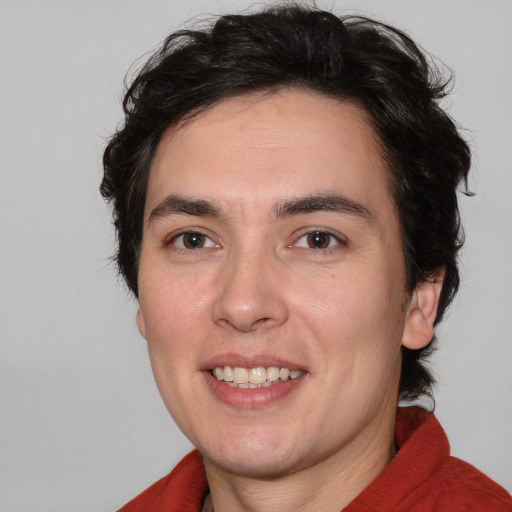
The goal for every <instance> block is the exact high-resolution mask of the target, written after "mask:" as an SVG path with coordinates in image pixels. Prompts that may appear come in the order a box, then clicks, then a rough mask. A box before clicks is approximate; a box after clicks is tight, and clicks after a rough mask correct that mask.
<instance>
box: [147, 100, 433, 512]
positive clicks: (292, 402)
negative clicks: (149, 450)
mask: <svg viewBox="0 0 512 512" xmlns="http://www.w3.org/2000/svg"><path fill="white" fill-rule="evenodd" d="M388 180H389V171H388V169H387V168H386V165H385V163H384V160H383V159H382V157H381V155H380V151H379V144H378V140H377V138H376V135H375V133H374V131H373V129H372V128H371V126H370V125H369V123H368V122H367V119H366V115H365V113H364V112H363V111H362V110H361V109H360V108H359V107H357V106H354V105H352V104H348V103H340V102H336V101H334V100H333V99H330V98H326V97H322V96H319V95H316V94H312V93H306V92H297V91H283V92H279V93H276V94H273V95H270V96H268V95H267V96H262V95H259V96H258V95H252V96H245V97H240V98H235V99H229V100H225V101H223V102H221V103H219V104H218V105H216V106H215V107H213V108H212V109H210V110H208V111H206V112H204V113H202V114H200V115H199V116H197V117H195V118H194V119H193V120H192V121H189V122H187V123H184V124H181V125H178V126H175V127H171V128H169V129H168V130H167V132H166V133H165V134H164V136H163V138H162V140H161V142H160V145H159V147H158V150H157V153H156V155H155V158H154V161H153V165H152V168H151V174H150V179H149V184H148V193H147V200H146V211H145V222H144V232H143V241H142V247H141V254H140V268H139V301H140V309H139V312H138V314H137V323H138V327H139V330H140V332H141V334H142V336H144V338H146V340H147V342H148V347H149V354H150V359H151V363H152V367H153V372H154V375H155V380H156V382H157V385H158V388H159V391H160V393H161V395H162V397H163V400H164V402H165V404H166V406H167V408H168V410H169V411H170V413H171V415H172V416H173V418H174V419H175V421H176V422H177V424H178V425H179V427H180V428H181V429H182V431H183V432H184V433H185V435H186V436H187V437H188V438H189V439H190V440H191V442H192V443H193V444H194V445H195V446H196V447H197V448H198V449H199V451H200V452H201V453H202V454H203V456H204V459H205V467H206V471H207V476H208V481H209V484H210V490H211V499H212V501H213V505H214V507H215V511H216V512H223V511H226V512H227V511H229V510H242V511H243V510H247V511H249V510H251V511H259V510H265V511H273V510H276V511H277V510H279V511H280V512H282V511H297V510H303V511H309V510H311V511H313V510H315V511H317V510H325V511H330V510H332V511H339V510H340V509H341V508H343V507H344V506H345V505H346V504H348V503H349V502H350V501H351V500H352V499H353V498H354V497H355V496H357V494H359V493H360V492H361V490H362V489H364V488H365V487H366V486H367V485H368V484H369V483H370V482H371V481H372V480H373V479H374V478H375V477H376V476H377V475H378V474H379V473H380V472H381V471H382V469H383V468H384V467H385V466H386V465H387V464H388V463H389V462H390V460H391V459H392V457H393V455H394V445H393V428H394V417H395V410H396V406H397V395H398V383H399V375H400V364H401V351H400V349H401V346H402V345H404V346H408V347H409V348H419V347H421V346H424V345H425V344H427V343H428V342H429V341H430V339H431V337H432V325H433V321H434V318H435V311H436V305H437V300H438V295H439V291H440V286H441V283H440V282H439V280H438V282H435V283H421V284H420V285H419V286H418V288H417V289H416V290H414V292H413V293H409V292H407V290H406V286H405V269H404V260H403V253H402V247H401V241H400V228H399V222H398V219H397V214H396V210H395V205H394V202H393V199H392V197H391V193H390V189H389V184H388ZM333 194H334V195H337V196H343V197H344V198H346V199H347V200H348V201H349V204H350V205H356V206H357V208H360V210H357V211H353V210H350V209H349V210H348V211H347V209H345V210H343V211H337V210H336V209H335V210H325V209H320V210H318V211H298V212H295V211H292V212H291V213H290V212H288V213H286V214H283V212H282V208H281V214H279V207H280V206H281V207H282V205H283V204H284V203H286V202H288V203H290V201H292V202H293V201H297V200H298V199H301V198H304V197H311V196H319V195H320V196H322V197H324V196H326V195H330V196H332V195H333ZM169 196H173V197H179V198H182V199H183V198H185V199H187V200H191V199H192V200H195V201H197V200H202V201H208V202H209V203H211V205H213V206H214V207H215V212H214V213H215V215H212V214H211V213H212V212H209V214H204V212H202V213H201V214H197V213H198V212H197V211H196V212H191V211H190V209H189V210H187V212H186V213H185V212H183V211H179V210H180V208H176V204H174V206H173V208H171V209H169V208H165V204H166V198H168V197H169ZM167 204H168V202H167ZM183 232H186V233H190V232H198V233H200V235H199V236H200V238H199V240H200V241H201V243H202V244H203V245H202V246H201V247H200V248H196V249H190V248H187V246H186V245H184V242H187V241H190V235H186V237H185V238H184V236H183ZM310 232H322V233H325V234H324V235H323V236H324V240H325V239H326V240H327V241H328V244H327V247H326V248H316V247H315V246H311V243H310V242H311V237H309V238H308V236H307V235H308V233H310ZM226 354H229V355H230V357H235V358H236V357H239V358H241V359H242V360H245V359H244V358H253V359H252V360H257V359H258V358H265V360H273V359H276V360H278V359H279V360H285V361H287V362H289V363H290V364H293V365H295V366H296V367H297V368H299V369H303V370H304V371H305V372H306V373H305V375H304V377H302V378H301V379H300V382H298V383H297V385H296V386H294V388H293V390H292V391H291V392H290V393H289V394H287V395H286V396H284V397H281V398H280V399H279V400H276V401H273V402H270V403H266V404H264V405H254V406H247V407H237V406H233V405H231V404H227V403H225V402H223V401H221V400H219V399H218V397H217V396H216V395H215V394H214V393H213V392H212V389H211V387H210V386H209V385H208V381H207V378H205V373H207V372H206V371H205V368H206V367H207V366H208V362H209V361H212V359H213V358H219V357H220V359H222V358H223V357H224V355H226Z"/></svg>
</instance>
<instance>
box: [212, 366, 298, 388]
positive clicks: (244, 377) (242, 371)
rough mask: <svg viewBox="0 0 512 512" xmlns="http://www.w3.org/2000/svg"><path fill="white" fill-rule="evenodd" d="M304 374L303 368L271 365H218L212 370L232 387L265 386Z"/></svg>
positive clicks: (213, 373) (217, 377)
mask: <svg viewBox="0 0 512 512" xmlns="http://www.w3.org/2000/svg"><path fill="white" fill-rule="evenodd" d="M303 374H304V371H303V370H289V369H288V368H279V367H277V366H269V367H268V368H265V367H263V366H258V367H255V368H241V367H238V366H234V367H231V366H216V367H215V368H214V369H213V370H211V375H212V376H213V377H215V379H217V380H218V381H221V382H223V383H224V384H226V385H228V386H230V387H232V388H241V389H247V388H250V389H254V388H265V387H269V386H272V385H274V384H279V383H282V382H286V381H289V380H294V379H296V378H298V377H300V376H301V375H303Z"/></svg>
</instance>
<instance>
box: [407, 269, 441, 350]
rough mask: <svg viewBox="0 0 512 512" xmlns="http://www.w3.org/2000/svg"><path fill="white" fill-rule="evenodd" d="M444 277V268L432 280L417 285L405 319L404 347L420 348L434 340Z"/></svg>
mask: <svg viewBox="0 0 512 512" xmlns="http://www.w3.org/2000/svg"><path fill="white" fill-rule="evenodd" d="M443 279H444V269H442V270H441V271H439V272H438V273H437V274H436V275H435V276H434V277H433V280H432V281H425V282H421V283H418V285H417V286H416V289H415V290H414V293H413V295H412V297H411V302H410V304H409V307H408V309H407V316H406V319H405V326H404V335H403V338H402V345H403V346H404V347H406V348H410V349H411V350H418V349H420V348H423V347H425V346H426V345H428V344H429V343H430V341H431V340H432V338H433V336H434V321H435V319H436V315H437V304H438V302H439V296H440V295H441V290H442V287H443Z"/></svg>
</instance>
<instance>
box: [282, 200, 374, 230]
mask: <svg viewBox="0 0 512 512" xmlns="http://www.w3.org/2000/svg"><path fill="white" fill-rule="evenodd" d="M318 211H323V212H325V211H328V212H339V213H346V214H348V215H353V216H355V217H360V218H362V219H364V220H366V221H367V222H369V223H373V222H374V221H375V217H374V216H373V215H372V213H371V212H370V210H368V208H366V207H365V206H364V205H362V204H361V203H359V202H357V201H355V200H353V199H350V198H348V197H346V196H344V195H342V194H317V195H314V196H309V197H302V198H297V199H292V200H289V201H285V202H283V203H281V204H280V205H279V206H278V208H277V209H276V216H277V218H282V217H289V216H291V215H297V214H299V213H311V212H318Z"/></svg>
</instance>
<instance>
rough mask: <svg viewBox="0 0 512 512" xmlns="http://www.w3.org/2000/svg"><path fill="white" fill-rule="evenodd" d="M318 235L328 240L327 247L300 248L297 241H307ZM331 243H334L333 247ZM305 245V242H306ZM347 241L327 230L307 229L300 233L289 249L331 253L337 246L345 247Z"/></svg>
mask: <svg viewBox="0 0 512 512" xmlns="http://www.w3.org/2000/svg"><path fill="white" fill-rule="evenodd" d="M315 235H319V236H321V237H324V238H325V237H326V238H328V245H327V246H326V247H311V246H308V247H301V246H300V245H298V244H299V241H300V240H301V239H303V238H304V239H306V240H307V239H308V237H311V236H315ZM332 242H335V244H334V245H331V244H332ZM306 243H307V242H306ZM346 245H347V241H346V240H345V239H343V238H341V237H340V236H339V235H336V234H334V233H332V232H330V231H328V230H325V229H321V228H315V229H307V230H306V231H303V232H300V233H299V237H298V238H297V239H296V241H295V242H294V243H293V244H290V245H289V247H298V248H299V249H313V250H315V251H319V252H320V251H321V252H326V251H331V250H335V249H336V248H337V247H338V246H344V247H345V246H346Z"/></svg>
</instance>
